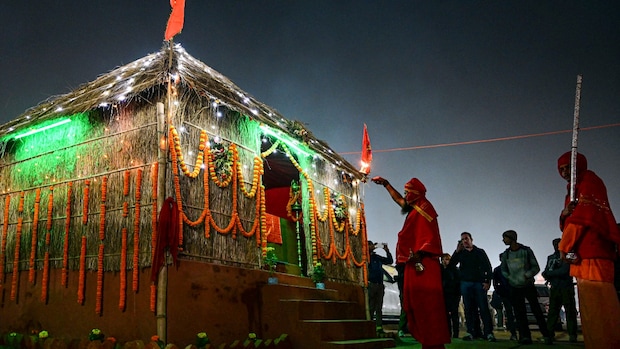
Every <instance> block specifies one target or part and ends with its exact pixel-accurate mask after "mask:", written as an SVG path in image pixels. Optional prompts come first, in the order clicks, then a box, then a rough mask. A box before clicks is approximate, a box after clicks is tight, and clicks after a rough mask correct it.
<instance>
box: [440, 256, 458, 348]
mask: <svg viewBox="0 0 620 349" xmlns="http://www.w3.org/2000/svg"><path fill="white" fill-rule="evenodd" d="M450 259H451V257H450V254H449V253H444V254H443V255H442V256H441V265H442V267H443V268H442V269H441V281H442V285H443V298H444V301H445V303H446V312H447V315H448V330H450V335H451V336H452V338H459V302H460V301H461V278H460V276H459V270H458V269H457V268H456V266H454V265H450Z"/></svg>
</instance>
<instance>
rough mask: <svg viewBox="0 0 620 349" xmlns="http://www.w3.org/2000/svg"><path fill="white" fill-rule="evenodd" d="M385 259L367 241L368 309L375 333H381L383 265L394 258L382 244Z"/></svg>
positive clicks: (371, 243)
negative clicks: (374, 326) (368, 256)
mask: <svg viewBox="0 0 620 349" xmlns="http://www.w3.org/2000/svg"><path fill="white" fill-rule="evenodd" d="M382 247H383V249H384V250H385V255H386V256H385V257H383V256H381V255H378V254H377V253H376V252H375V248H377V246H376V245H375V244H374V243H373V242H372V241H368V252H369V253H370V262H369V263H368V307H369V308H370V318H371V319H372V318H373V317H374V319H375V324H376V326H377V332H383V319H382V318H383V311H382V308H383V296H384V294H385V286H384V285H383V265H384V264H392V263H394V258H393V257H392V254H391V253H390V249H389V248H388V246H387V244H383V246H382Z"/></svg>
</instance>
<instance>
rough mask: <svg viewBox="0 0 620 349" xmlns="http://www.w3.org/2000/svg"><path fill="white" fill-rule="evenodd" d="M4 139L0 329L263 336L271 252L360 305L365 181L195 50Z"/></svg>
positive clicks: (56, 106)
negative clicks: (317, 273) (316, 273)
mask: <svg viewBox="0 0 620 349" xmlns="http://www.w3.org/2000/svg"><path fill="white" fill-rule="evenodd" d="M0 137H1V142H0V147H1V148H0V156H1V160H0V204H1V206H2V214H1V215H0V227H1V229H2V231H1V236H0V238H1V250H0V263H1V264H0V290H1V301H2V304H1V306H0V318H1V319H2V320H0V331H8V330H11V329H15V330H20V329H21V327H27V326H30V327H43V328H45V329H47V330H49V331H51V332H52V333H54V332H56V333H60V332H62V333H63V334H64V335H66V336H69V337H76V336H79V335H80V334H87V333H88V332H89V331H90V329H91V328H95V327H96V328H102V329H105V330H106V331H107V332H108V334H110V335H114V336H116V337H117V338H121V339H125V340H130V339H134V338H145V337H146V338H148V337H149V336H150V335H151V334H154V333H156V332H158V331H161V330H162V329H161V327H158V326H160V324H161V323H160V322H158V319H159V320H161V319H162V318H165V319H167V325H166V326H167V330H166V328H165V327H164V335H165V334H166V332H165V331H167V334H168V336H169V340H170V341H177V342H181V343H182V342H184V341H188V340H191V337H190V338H189V339H188V338H186V337H187V333H196V332H200V331H203V330H205V329H206V330H207V331H208V332H209V334H210V336H211V337H212V338H215V339H220V340H221V341H227V340H230V339H231V338H238V337H240V336H243V335H244V334H247V333H248V332H256V333H259V335H260V334H261V333H263V334H264V333H265V332H268V331H269V330H267V329H265V328H264V326H262V324H261V320H260V316H261V315H260V314H259V313H260V311H261V304H260V302H258V303H257V302H255V301H254V299H255V298H257V297H258V296H257V294H255V291H256V290H257V287H258V286H257V285H262V284H264V283H265V280H266V279H267V272H265V271H264V270H263V269H264V268H263V257H264V256H265V253H266V251H267V249H268V247H273V249H274V252H275V253H276V255H277V257H278V260H279V263H278V275H279V276H280V277H281V278H283V282H291V283H302V284H303V283H304V282H305V281H304V280H306V279H307V280H309V279H308V278H307V276H308V275H309V274H311V273H312V270H313V268H314V266H315V265H316V263H318V262H321V263H322V264H323V266H324V267H325V269H326V274H327V279H328V287H332V288H337V289H341V294H342V295H344V297H345V298H347V297H348V298H350V299H352V300H355V301H359V300H360V299H363V297H360V296H359V295H360V290H361V289H362V287H361V286H362V285H363V284H364V283H365V281H364V280H365V261H366V251H367V248H366V247H365V242H366V232H365V223H364V211H363V203H362V200H361V198H360V191H359V183H360V181H362V180H363V177H362V175H360V174H359V172H358V171H356V169H355V168H354V167H353V166H352V165H351V164H349V163H348V162H347V161H345V160H344V159H343V158H341V157H340V156H339V155H338V154H336V153H335V152H334V151H333V150H332V149H330V148H329V146H328V145H327V144H326V143H324V142H322V141H320V140H318V139H316V138H315V137H314V136H313V135H312V133H311V132H309V131H308V130H307V129H306V128H305V127H304V125H303V124H302V123H300V122H296V121H290V120H287V119H286V118H284V117H283V116H282V115H280V114H279V113H278V112H277V111H276V110H275V109H272V108H271V107H269V106H267V105H264V104H263V103H261V102H259V101H257V100H256V99H254V98H253V97H252V96H251V95H249V94H248V93H246V92H244V91H243V90H241V89H240V88H238V87H237V86H236V85H235V84H234V83H233V82H231V81H230V80H229V79H227V78H226V77H225V76H223V75H221V74H219V73H218V72H216V71H214V70H213V69H211V68H210V67H209V66H207V65H206V64H204V63H202V62H200V61H199V60H197V59H195V58H193V57H192V56H191V55H189V54H188V53H187V52H186V51H185V50H184V49H183V48H182V47H181V46H180V45H175V46H173V47H171V46H169V45H168V44H165V45H164V47H163V48H162V50H161V51H159V52H156V53H153V54H150V55H148V56H146V57H144V58H141V59H138V60H136V61H134V62H132V63H130V64H127V65H125V66H122V67H119V68H116V69H114V70H112V71H110V72H109V73H107V74H105V75H102V76H100V77H99V78H97V79H96V80H94V81H92V82H89V83H87V84H84V85H82V86H81V87H79V88H78V89H76V90H74V91H72V92H70V93H67V94H64V95H60V96H56V97H53V98H50V99H48V100H47V101H44V102H42V103H41V104H39V105H37V106H36V107H33V108H31V109H30V110H28V111H26V112H25V113H24V114H22V115H20V116H19V117H17V118H16V119H14V120H13V121H11V122H9V123H7V124H4V125H2V126H0ZM162 208H163V209H162ZM158 224H159V226H158ZM154 263H155V265H156V267H157V268H152V265H153V264H154ZM171 263H174V264H175V267H172V268H168V267H167V266H169V265H171ZM160 266H163V268H162V269H161V271H160V269H159V268H160ZM152 269H155V270H154V272H152ZM300 280H301V281H300ZM310 285H311V283H310ZM361 294H362V295H363V293H361ZM166 297H167V298H166ZM231 314H235V315H234V316H232V315H231ZM273 330H274V329H272V330H271V331H273Z"/></svg>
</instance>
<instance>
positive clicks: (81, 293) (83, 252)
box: [77, 236, 86, 304]
mask: <svg viewBox="0 0 620 349" xmlns="http://www.w3.org/2000/svg"><path fill="white" fill-rule="evenodd" d="M85 282H86V236H82V246H81V248H80V276H79V277H78V291H77V302H78V303H79V304H84V286H85Z"/></svg>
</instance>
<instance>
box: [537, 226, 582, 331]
mask: <svg viewBox="0 0 620 349" xmlns="http://www.w3.org/2000/svg"><path fill="white" fill-rule="evenodd" d="M561 240H562V239H560V238H558V239H554V240H553V249H554V250H555V252H554V253H553V254H552V255H549V257H547V266H546V267H545V271H543V273H542V276H543V277H544V278H545V280H547V282H548V283H549V285H550V286H551V290H550V294H549V313H548V314H547V329H548V330H549V337H550V338H551V339H552V340H553V337H555V333H554V330H555V325H556V324H557V322H558V318H559V315H560V308H562V306H564V312H565V313H566V331H567V332H568V336H569V337H568V339H569V341H570V342H572V343H575V342H577V305H576V302H575V285H574V284H573V277H572V276H570V265H569V264H568V263H566V262H564V261H563V260H562V259H561V258H560V251H559V249H558V246H559V245H560V241H561Z"/></svg>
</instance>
